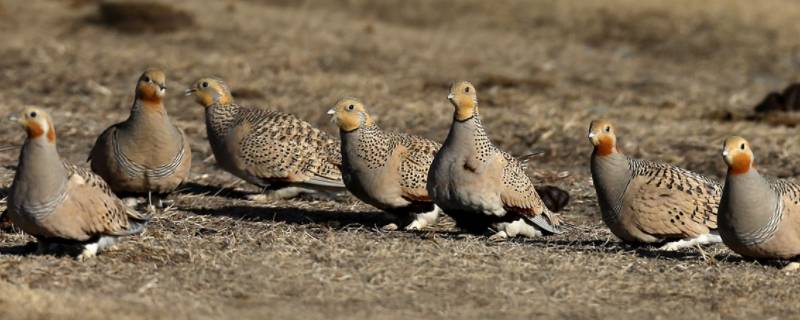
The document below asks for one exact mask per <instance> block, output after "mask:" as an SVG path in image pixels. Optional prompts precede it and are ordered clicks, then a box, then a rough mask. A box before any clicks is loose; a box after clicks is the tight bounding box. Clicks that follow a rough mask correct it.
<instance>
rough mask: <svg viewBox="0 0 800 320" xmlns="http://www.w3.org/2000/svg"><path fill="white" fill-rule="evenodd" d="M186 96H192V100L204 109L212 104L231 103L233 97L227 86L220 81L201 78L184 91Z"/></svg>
mask: <svg viewBox="0 0 800 320" xmlns="http://www.w3.org/2000/svg"><path fill="white" fill-rule="evenodd" d="M186 95H187V96H194V100H195V101H197V103H199V104H201V105H202V106H204V107H210V106H212V105H214V104H221V105H228V104H231V103H233V96H232V95H231V90H230V89H229V88H228V86H227V85H226V84H225V83H224V82H222V80H218V79H214V78H202V79H200V80H197V81H195V83H194V84H193V85H192V86H191V87H189V89H186Z"/></svg>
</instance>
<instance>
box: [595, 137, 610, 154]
mask: <svg viewBox="0 0 800 320" xmlns="http://www.w3.org/2000/svg"><path fill="white" fill-rule="evenodd" d="M594 148H595V150H597V155H598V156H607V155H609V154H612V153H614V151H615V146H614V140H612V139H611V137H609V136H608V135H601V136H600V137H599V138H597V146H595V147H594Z"/></svg>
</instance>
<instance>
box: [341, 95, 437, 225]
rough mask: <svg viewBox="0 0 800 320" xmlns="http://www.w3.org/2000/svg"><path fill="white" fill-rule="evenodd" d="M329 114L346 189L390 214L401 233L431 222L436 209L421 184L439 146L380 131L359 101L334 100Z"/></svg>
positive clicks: (419, 138)
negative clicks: (402, 229) (338, 141)
mask: <svg viewBox="0 0 800 320" xmlns="http://www.w3.org/2000/svg"><path fill="white" fill-rule="evenodd" d="M328 114H329V115H331V116H332V119H333V120H334V122H336V123H337V125H338V126H339V132H340V137H341V141H342V144H341V154H342V175H343V178H344V182H345V185H346V186H347V189H348V190H349V191H350V192H351V193H352V194H353V195H355V196H356V197H358V198H359V199H361V200H362V201H364V202H366V203H368V204H371V205H373V206H375V207H377V208H380V209H382V210H385V211H387V212H389V213H392V214H394V215H395V217H396V218H397V219H398V220H399V221H398V222H399V223H400V224H402V226H403V227H406V229H421V228H424V227H425V226H427V225H429V224H432V223H434V222H435V221H436V219H437V217H438V214H439V209H438V208H437V207H435V205H434V204H433V202H432V201H431V199H430V196H429V195H428V192H427V190H426V188H425V186H426V183H427V177H428V169H429V168H430V165H431V162H432V161H433V158H434V155H435V154H436V151H438V150H439V147H440V145H439V144H438V143H436V142H433V141H431V140H428V139H424V138H421V137H417V136H412V135H407V134H402V133H396V132H386V131H383V130H381V129H380V128H379V127H378V126H377V125H376V124H375V123H373V121H372V118H371V117H370V116H369V114H368V113H367V111H366V109H365V107H364V105H363V103H361V102H360V101H358V100H356V99H353V98H345V99H341V100H339V101H338V102H337V103H336V105H335V106H334V107H333V108H332V109H331V110H330V111H329V112H328Z"/></svg>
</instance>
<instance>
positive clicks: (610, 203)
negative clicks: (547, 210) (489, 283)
mask: <svg viewBox="0 0 800 320" xmlns="http://www.w3.org/2000/svg"><path fill="white" fill-rule="evenodd" d="M589 141H590V142H591V143H592V145H594V151H593V152H592V157H591V170H592V180H593V181H594V187H595V191H596V192H597V200H598V203H599V204H600V212H601V213H602V217H603V222H605V224H606V226H608V227H609V228H610V229H611V232H612V233H614V235H615V236H617V237H619V238H620V239H622V240H623V241H625V242H632V243H660V242H664V241H671V242H668V243H666V244H665V245H663V246H662V247H661V249H662V250H668V251H673V250H678V249H681V248H687V247H693V246H695V245H698V244H709V243H719V242H721V241H722V240H721V239H720V237H719V235H718V234H717V232H716V229H717V207H718V206H719V200H720V196H721V191H722V188H721V187H720V186H719V184H718V183H717V182H716V181H714V180H713V179H710V178H707V177H704V176H701V175H699V174H697V173H694V172H691V171H688V170H685V169H681V168H678V167H674V166H671V165H669V164H666V163H660V162H651V161H647V160H639V159H632V158H629V157H627V156H625V155H624V154H622V152H620V151H619V149H618V148H617V137H616V134H615V133H614V126H613V125H611V123H610V122H608V121H605V120H595V121H592V123H591V124H590V126H589Z"/></svg>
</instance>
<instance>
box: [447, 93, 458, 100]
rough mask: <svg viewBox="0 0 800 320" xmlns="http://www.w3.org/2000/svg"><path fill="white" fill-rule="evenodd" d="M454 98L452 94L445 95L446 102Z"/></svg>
mask: <svg viewBox="0 0 800 320" xmlns="http://www.w3.org/2000/svg"><path fill="white" fill-rule="evenodd" d="M455 97H456V95H454V94H452V93H451V94H448V95H447V100H453V99H454V98H455Z"/></svg>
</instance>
